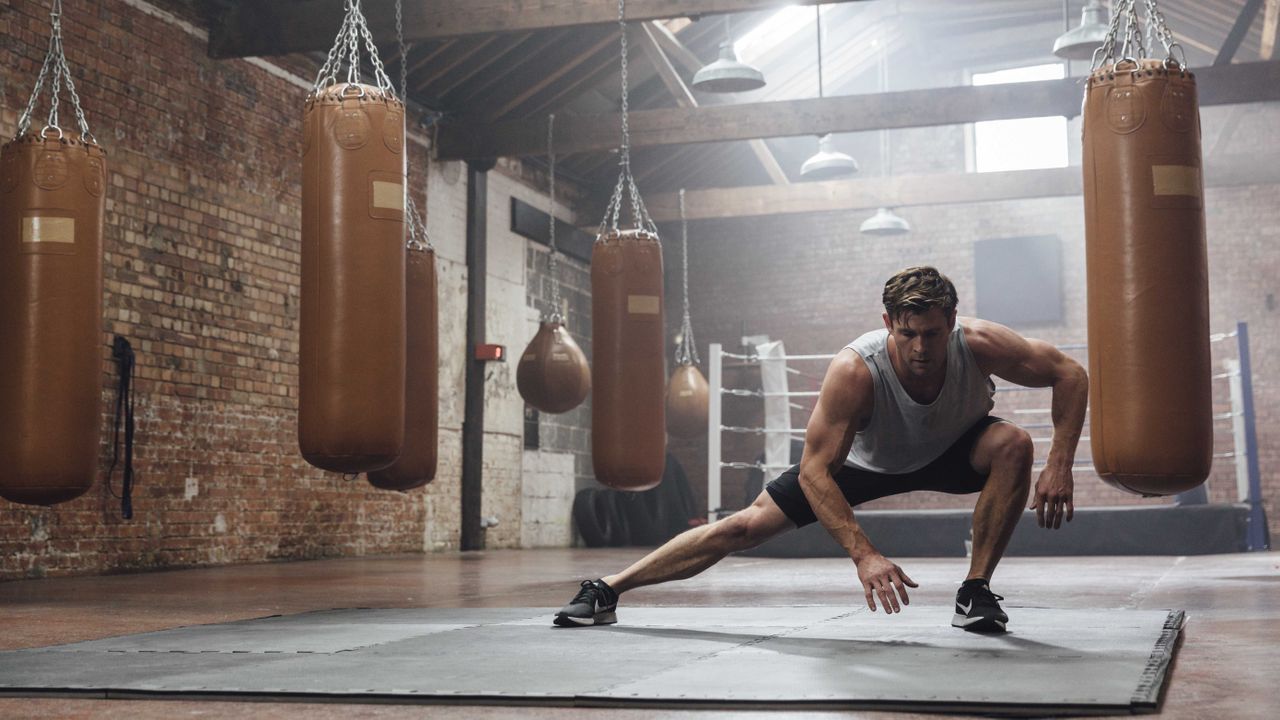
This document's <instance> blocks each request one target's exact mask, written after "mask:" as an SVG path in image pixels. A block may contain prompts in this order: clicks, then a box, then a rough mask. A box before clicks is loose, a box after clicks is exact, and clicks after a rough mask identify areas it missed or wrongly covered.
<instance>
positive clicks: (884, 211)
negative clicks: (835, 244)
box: [858, 48, 911, 236]
mask: <svg viewBox="0 0 1280 720" xmlns="http://www.w3.org/2000/svg"><path fill="white" fill-rule="evenodd" d="M888 54H889V53H888V49H887V48H881V49H880V92H882V93H885V92H888V91H889V61H888ZM891 175H893V153H892V152H891V148H890V147H889V131H888V130H881V131H880V176H881V177H885V178H887V177H890V176H891ZM858 231H859V232H861V233H862V234H863V235H879V236H886V235H906V234H907V233H909V232H911V225H910V224H909V223H908V222H907V221H906V220H903V219H902V218H900V217H898V215H897V214H896V213H894V212H893V211H892V210H890V209H889V208H884V207H882V208H879V209H878V210H876V214H875V215H872V216H871V217H869V218H867V219H866V220H863V221H862V225H861V226H859V227H858Z"/></svg>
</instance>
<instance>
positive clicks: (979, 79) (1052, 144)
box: [973, 63, 1067, 172]
mask: <svg viewBox="0 0 1280 720" xmlns="http://www.w3.org/2000/svg"><path fill="white" fill-rule="evenodd" d="M1062 77H1065V75H1064V68H1063V66H1062V64H1061V63H1049V64H1045V65H1030V66H1027V67H1019V68H1010V69H1008V70H997V71H995V72H987V73H974V74H973V84H974V85H1000V84H1002V83H1018V82H1032V81H1035V80H1056V79H1060V78H1062ZM973 159H974V169H975V170H976V171H978V172H998V171H1002V170H1031V169H1035V168H1054V167H1066V166H1067V119H1066V118H1065V117H1062V116H1060V115H1059V116H1056V117H1038V118H1024V119H1019V120H990V121H987V122H977V123H974V124H973Z"/></svg>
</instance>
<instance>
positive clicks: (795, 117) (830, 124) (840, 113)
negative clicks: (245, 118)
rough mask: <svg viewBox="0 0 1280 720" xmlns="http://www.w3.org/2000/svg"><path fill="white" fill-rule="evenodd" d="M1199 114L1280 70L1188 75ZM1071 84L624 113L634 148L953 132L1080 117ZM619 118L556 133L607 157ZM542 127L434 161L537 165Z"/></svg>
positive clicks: (568, 123) (1250, 91) (504, 126)
mask: <svg viewBox="0 0 1280 720" xmlns="http://www.w3.org/2000/svg"><path fill="white" fill-rule="evenodd" d="M1195 72H1196V74H1197V76H1198V78H1199V88H1200V104H1201V105H1202V106H1208V105H1224V104H1236V103H1243V102H1261V101H1274V100H1280V62H1277V61H1270V62H1255V63H1238V64H1234V65H1227V66H1221V67H1208V68H1202V69H1199V70H1196V71H1195ZM1080 97H1081V88H1080V86H1079V84H1078V81H1077V80H1076V79H1075V78H1065V79H1062V80H1044V81H1040V82H1029V83H1016V84H1009V85H987V86H980V87H973V86H962V87H949V88H934V89H928V90H908V91H903V92H891V93H879V94H869V95H845V96H839V97H828V98H811V99H806V100H790V101H785V102H766V103H752V104H743V105H717V106H708V107H699V108H666V109H662V110H644V111H638V112H633V113H631V117H630V125H631V137H632V145H633V146H635V147H645V146H653V145H679V144H686V143H700V142H715V141H723V140H748V139H753V138H766V137H783V136H794V135H821V134H823V133H827V132H862V131H867V130H879V129H893V128H908V127H928V126H937V125H955V124H961V123H969V122H979V121H983V120H1007V119H1013V118H1026V117H1042V116H1046V115H1064V116H1068V117H1074V116H1075V115H1078V114H1079V112H1080ZM620 122H621V119H620V118H619V117H618V116H617V115H604V116H593V115H579V116H566V117H565V118H564V120H563V121H562V122H559V123H557V124H556V146H557V147H558V148H560V151H561V152H562V153H563V154H566V155H568V154H572V153H581V152H598V151H603V150H610V149H612V148H613V147H614V146H616V145H617V141H618V138H617V127H618V126H619V124H620ZM544 133H545V125H544V124H543V122H542V120H541V119H540V118H538V119H535V120H530V121H525V120H516V121H507V122H501V123H495V124H492V125H482V126H476V125H472V124H465V123H451V124H446V125H444V126H442V127H441V131H440V147H439V156H440V157H441V158H442V159H446V160H461V159H469V158H482V157H504V156H521V155H536V154H538V153H539V152H541V150H540V148H541V147H542V145H543V144H544V143H545V142H546V139H545V138H544V137H543V134H544Z"/></svg>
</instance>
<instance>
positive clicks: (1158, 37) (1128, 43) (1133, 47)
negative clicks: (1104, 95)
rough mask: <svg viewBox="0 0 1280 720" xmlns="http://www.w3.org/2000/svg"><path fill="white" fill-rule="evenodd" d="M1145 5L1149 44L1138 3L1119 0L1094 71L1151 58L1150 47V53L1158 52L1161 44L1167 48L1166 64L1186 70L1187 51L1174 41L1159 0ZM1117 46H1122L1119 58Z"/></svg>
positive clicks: (1144, 0)
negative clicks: (1110, 64) (1158, 3)
mask: <svg viewBox="0 0 1280 720" xmlns="http://www.w3.org/2000/svg"><path fill="white" fill-rule="evenodd" d="M1143 4H1144V6H1145V7H1146V11H1147V18H1146V20H1147V24H1146V33H1145V34H1146V40H1145V41H1144V39H1143V28H1142V23H1141V21H1140V19H1139V17H1138V2H1137V0H1116V2H1115V4H1114V6H1113V7H1112V14H1111V26H1110V27H1109V28H1108V29H1107V37H1106V40H1105V41H1104V42H1103V44H1102V46H1100V47H1099V48H1098V49H1097V50H1095V51H1094V53H1093V64H1092V66H1091V68H1090V71H1095V70H1097V69H1098V68H1100V67H1102V66H1103V65H1106V64H1108V63H1115V62H1118V61H1123V60H1142V59H1145V58H1147V57H1149V50H1148V48H1147V44H1150V45H1151V48H1150V50H1155V43H1156V42H1157V41H1158V42H1159V43H1160V45H1161V46H1162V47H1163V48H1164V51H1165V62H1166V63H1172V64H1173V65H1176V66H1177V67H1178V69H1179V70H1186V68H1187V54H1186V51H1185V50H1183V48H1182V46H1181V45H1179V44H1178V42H1177V41H1176V40H1175V39H1174V35H1173V31H1172V30H1170V29H1169V24H1168V23H1167V22H1166V21H1165V19H1164V13H1162V12H1160V8H1159V6H1158V5H1157V2H1156V0H1143ZM1121 38H1123V39H1121ZM1117 43H1120V48H1119V54H1118V55H1117V49H1116V44H1117Z"/></svg>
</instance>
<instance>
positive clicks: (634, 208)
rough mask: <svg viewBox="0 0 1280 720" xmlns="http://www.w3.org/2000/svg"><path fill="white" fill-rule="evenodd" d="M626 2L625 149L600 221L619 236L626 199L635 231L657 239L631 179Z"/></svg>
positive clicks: (621, 15)
mask: <svg viewBox="0 0 1280 720" xmlns="http://www.w3.org/2000/svg"><path fill="white" fill-rule="evenodd" d="M626 17H627V2H626V0H618V30H619V33H618V34H619V35H620V36H621V38H622V147H621V148H620V150H619V152H618V165H620V166H621V168H622V169H621V170H620V171H619V173H618V184H617V185H616V186H614V188H613V196H612V197H610V198H609V206H608V207H607V208H606V209H605V212H604V219H603V220H601V221H600V232H599V234H600V235H604V233H605V231H606V230H610V231H613V232H615V233H616V232H618V218H619V216H620V215H621V214H622V201H623V195H624V194H625V195H627V196H628V197H629V198H630V200H631V221H632V222H633V223H634V224H635V227H637V228H639V229H641V230H648V231H649V232H651V233H653V235H654V237H657V235H658V226H657V225H656V224H655V223H654V222H653V218H651V217H649V210H648V209H647V208H646V207H645V206H644V200H642V199H641V198H640V190H639V189H638V188H637V187H636V179H635V177H633V176H632V175H631V124H630V121H629V120H628V118H627V116H628V114H629V110H630V105H629V97H628V89H627V20H626Z"/></svg>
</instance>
